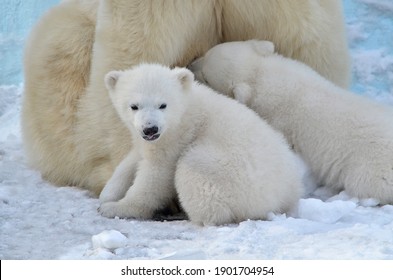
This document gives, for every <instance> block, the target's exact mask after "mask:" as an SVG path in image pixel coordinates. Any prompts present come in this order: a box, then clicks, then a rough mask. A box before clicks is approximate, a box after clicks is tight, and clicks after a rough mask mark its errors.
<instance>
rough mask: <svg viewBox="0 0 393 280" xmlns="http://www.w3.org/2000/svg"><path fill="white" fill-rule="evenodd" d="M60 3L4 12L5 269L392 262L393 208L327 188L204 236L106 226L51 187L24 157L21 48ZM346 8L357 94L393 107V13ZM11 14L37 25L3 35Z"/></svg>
mask: <svg viewBox="0 0 393 280" xmlns="http://www.w3.org/2000/svg"><path fill="white" fill-rule="evenodd" d="M38 2H40V3H42V4H40V5H38V4H37V3H38ZM56 2H57V1H12V3H11V0H9V1H8V0H6V1H5V3H6V4H5V6H4V5H2V8H1V9H2V10H0V26H1V28H2V29H1V33H0V59H1V62H0V65H3V67H5V68H4V69H6V72H7V73H6V75H4V71H5V70H4V69H3V68H2V69H0V72H2V73H3V74H1V75H2V76H0V78H1V79H0V240H1V242H0V259H139V260H143V259H169V260H173V259H368V260H369V259H376V260H381V259H393V206H392V205H385V206H379V205H378V201H377V200H375V199H363V200H359V199H357V198H353V197H350V196H348V195H347V194H346V193H345V192H341V193H333V192H332V191H331V190H329V189H327V188H319V189H317V190H315V191H314V192H313V193H312V194H311V195H310V197H307V198H303V199H301V200H300V202H299V206H298V209H297V211H295V212H294V213H291V214H290V215H274V214H271V215H270V216H269V219H268V221H245V222H242V223H240V224H231V225H226V226H220V227H200V226H196V225H193V224H191V223H190V222H189V221H186V220H178V221H137V220H124V219H107V218H104V217H101V216H100V215H99V214H98V212H97V208H98V206H99V202H98V200H97V199H96V198H94V197H91V196H90V194H89V193H88V192H87V191H85V190H81V189H77V188H73V187H61V188H59V187H55V186H53V185H51V184H49V183H48V182H45V181H44V180H43V179H42V178H41V177H40V174H39V173H38V172H36V171H34V170H32V169H30V168H29V167H28V166H27V165H26V158H25V154H24V152H23V148H22V142H21V132H20V121H19V117H20V110H21V99H22V95H23V93H22V82H23V81H22V78H21V77H22V76H21V69H20V68H21V67H20V59H21V57H20V56H21V53H22V51H21V48H22V46H23V43H20V42H24V40H25V36H26V34H27V31H28V29H29V27H30V26H31V23H32V22H34V20H35V19H36V18H38V16H39V15H40V14H41V13H42V12H43V11H44V10H45V9H46V8H47V7H49V5H51V4H53V3H56ZM26 3H29V4H26ZM43 3H45V4H43ZM30 5H31V6H30ZM344 5H345V14H346V22H347V29H348V38H349V42H350V48H351V54H352V58H353V86H352V89H353V90H354V91H355V92H357V93H359V94H363V95H366V96H369V97H370V98H373V99H376V100H378V101H380V102H383V103H387V104H390V105H393V44H392V39H393V4H392V2H391V0H344ZM25 10H28V11H30V12H29V13H25ZM9 13H12V14H14V13H15V14H16V18H22V17H23V19H25V18H26V22H28V23H29V24H27V25H26V24H21V22H20V21H19V22H15V24H13V25H11V24H10V25H8V28H14V29H15V30H11V31H10V30H7V26H6V27H5V29H4V24H3V23H4V22H5V20H4V18H5V15H7V18H8V19H12V18H13V17H12V16H10V15H9ZM16 20H17V19H16ZM4 38H6V39H4ZM10 38H14V39H12V40H14V41H13V42H19V43H17V44H14V43H10V40H11V39H10ZM13 48H16V50H12V49H13ZM18 48H19V49H18ZM6 64H9V65H6ZM4 65H5V66H4ZM18 65H19V66H18ZM11 68H12V69H13V70H12V71H11V70H10V69H11ZM7 69H8V70H7ZM365 113H367V112H365Z"/></svg>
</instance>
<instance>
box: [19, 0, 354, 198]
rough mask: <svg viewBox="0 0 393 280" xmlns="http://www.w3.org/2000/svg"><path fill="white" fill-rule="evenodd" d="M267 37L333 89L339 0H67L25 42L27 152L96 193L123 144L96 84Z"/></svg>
mask: <svg viewBox="0 0 393 280" xmlns="http://www.w3.org/2000/svg"><path fill="white" fill-rule="evenodd" d="M252 38H260V39H268V40H271V41H273V42H274V43H275V44H276V45H277V49H278V50H279V52H280V53H282V54H283V55H285V56H289V57H292V58H295V59H298V60H301V61H304V62H305V63H307V64H309V65H310V66H311V67H313V68H314V69H316V70H317V71H318V72H319V73H321V74H322V75H324V76H326V77H328V78H329V79H331V80H332V81H334V82H335V83H337V84H339V85H341V86H347V85H348V84H349V73H350V72H349V59H348V57H349V56H348V50H347V45H346V38H345V34H344V21H343V16H342V7H341V1H340V0H329V1H327V0H326V1H313V0H302V1H286V0H277V1H259V0H247V1H237V0H190V1H183V0H178V1H177V0H165V1H161V0H101V1H98V0H85V1H81V0H67V1H63V2H61V3H60V4H59V5H58V6H57V7H55V8H53V9H51V10H50V11H49V12H48V13H47V14H46V15H45V16H44V17H43V18H42V19H41V20H40V22H39V23H38V24H37V26H36V27H35V28H34V29H33V31H32V34H31V36H30V39H29V42H28V44H27V46H26V55H25V95H24V102H23V117H22V129H23V138H24V143H25V146H26V152H27V156H28V159H29V161H30V163H31V165H32V166H34V167H35V168H37V169H38V170H40V171H41V172H42V174H43V176H44V177H45V178H46V179H47V180H49V181H50V182H52V183H55V184H58V185H76V186H82V187H85V188H87V189H89V190H91V191H93V192H94V193H96V194H99V193H100V191H101V190H102V188H103V186H104V185H105V183H106V181H107V180H108V179H109V178H110V176H111V174H112V173H113V171H114V169H115V167H116V166H117V165H118V164H119V163H120V161H121V160H122V159H123V158H124V157H125V156H126V154H127V153H128V152H129V151H130V149H131V147H132V145H131V143H130V142H129V141H127V140H128V139H129V138H130V135H129V132H128V130H126V129H124V124H123V123H122V122H119V117H118V116H117V114H116V112H115V110H114V108H113V106H112V105H111V102H110V100H109V97H108V95H107V93H106V89H105V85H104V82H103V79H104V75H105V74H106V73H107V72H108V71H110V70H112V69H126V68H129V67H131V66H133V65H135V64H138V63H140V62H157V63H162V64H165V65H171V66H174V65H180V66H185V65H187V64H188V63H190V62H191V61H192V60H193V59H194V58H195V57H198V56H201V55H203V54H204V53H205V52H206V51H207V50H208V49H209V48H211V47H212V46H214V45H216V44H217V43H220V42H223V41H231V40H246V39H252Z"/></svg>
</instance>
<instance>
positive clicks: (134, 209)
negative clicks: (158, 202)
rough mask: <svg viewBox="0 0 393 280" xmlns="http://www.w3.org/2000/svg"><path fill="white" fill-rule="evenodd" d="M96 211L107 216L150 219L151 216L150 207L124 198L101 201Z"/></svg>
mask: <svg viewBox="0 0 393 280" xmlns="http://www.w3.org/2000/svg"><path fill="white" fill-rule="evenodd" d="M98 212H99V213H100V214H101V215H102V216H104V217H107V218H114V217H119V218H135V219H151V218H152V217H153V211H152V210H151V209H146V208H144V207H141V206H138V205H135V204H129V203H126V202H125V201H124V200H120V201H116V202H114V201H112V202H106V203H102V204H101V206H100V208H98Z"/></svg>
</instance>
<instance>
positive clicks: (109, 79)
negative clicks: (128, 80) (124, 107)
mask: <svg viewBox="0 0 393 280" xmlns="http://www.w3.org/2000/svg"><path fill="white" fill-rule="evenodd" d="M121 74H122V71H111V72H109V73H108V74H106V75H105V79H104V81H105V86H106V88H107V89H108V90H109V91H113V90H114V89H115V87H116V84H117V81H118V80H119V77H120V76H121Z"/></svg>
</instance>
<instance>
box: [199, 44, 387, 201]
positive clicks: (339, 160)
mask: <svg viewBox="0 0 393 280" xmlns="http://www.w3.org/2000/svg"><path fill="white" fill-rule="evenodd" d="M191 68H192V69H193V70H194V71H195V73H196V76H197V78H198V79H201V80H202V81H204V82H207V83H208V84H209V85H210V86H211V87H212V88H214V89H215V90H218V91H220V92H222V93H224V94H226V95H229V96H233V97H235V98H236V99H237V100H239V101H242V102H243V103H245V104H247V105H248V106H250V108H252V109H254V110H255V111H256V112H258V113H259V114H260V115H261V116H262V117H263V118H264V119H265V120H267V121H268V123H269V124H271V125H272V126H273V127H274V128H276V129H278V130H280V131H281V132H282V133H283V134H284V135H285V136H286V138H287V140H288V142H289V144H290V145H291V146H293V148H294V150H295V151H296V152H297V153H299V154H300V155H301V156H302V158H303V159H304V161H305V162H306V164H307V165H308V166H309V168H310V170H311V172H312V174H313V175H314V177H315V178H314V179H315V180H316V182H317V183H318V184H320V185H327V186H329V187H332V188H337V189H344V190H345V191H346V192H347V193H349V194H350V195H352V196H356V197H358V198H370V197H371V198H376V199H378V200H379V201H380V202H381V203H382V204H386V203H393V126H392V121H393V110H392V108H389V107H387V106H384V105H382V104H378V103H375V102H373V101H372V100H369V99H368V98H365V97H362V96H359V95H355V94H353V93H351V92H348V91H346V90H344V89H341V88H339V87H337V86H335V85H334V84H333V83H331V82H329V81H328V80H326V79H325V78H323V77H321V76H320V75H319V74H317V73H316V72H315V71H313V70H312V69H311V68H310V67H308V66H306V65H304V64H302V63H300V62H298V61H295V60H291V59H289V58H285V57H283V56H281V55H278V54H276V53H274V46H273V44H272V43H271V42H268V41H256V40H251V41H246V42H230V43H224V44H221V45H217V46H215V47H213V48H212V49H210V50H209V51H208V52H207V53H206V55H205V56H204V58H202V59H199V60H197V61H196V62H194V63H193V64H192V65H191Z"/></svg>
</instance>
